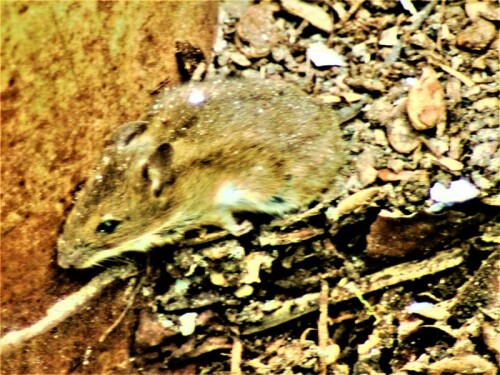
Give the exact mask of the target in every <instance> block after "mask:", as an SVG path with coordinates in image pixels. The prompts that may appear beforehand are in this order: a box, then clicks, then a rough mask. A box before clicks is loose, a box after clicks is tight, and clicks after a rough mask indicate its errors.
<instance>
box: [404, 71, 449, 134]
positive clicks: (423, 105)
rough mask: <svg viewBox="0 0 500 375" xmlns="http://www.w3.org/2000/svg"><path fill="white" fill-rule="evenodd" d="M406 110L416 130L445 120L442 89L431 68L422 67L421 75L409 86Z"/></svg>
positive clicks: (428, 127) (427, 127) (424, 128)
mask: <svg viewBox="0 0 500 375" xmlns="http://www.w3.org/2000/svg"><path fill="white" fill-rule="evenodd" d="M406 110H407V112H408V117H409V118H410V122H411V124H412V125H413V127H414V128H415V129H417V130H426V129H432V128H434V127H436V126H437V125H439V124H443V123H445V122H446V103H445V100H444V89H443V86H441V83H440V82H439V80H438V78H437V74H436V72H435V71H434V70H433V69H432V68H429V67H427V68H424V69H423V71H422V76H421V77H420V78H419V79H418V80H417V81H416V82H415V84H414V85H413V86H412V87H411V89H410V92H409V93H408V100H407V102H406Z"/></svg>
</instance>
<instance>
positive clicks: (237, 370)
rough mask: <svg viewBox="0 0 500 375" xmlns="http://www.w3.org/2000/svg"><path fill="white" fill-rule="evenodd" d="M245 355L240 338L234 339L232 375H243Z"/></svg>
mask: <svg viewBox="0 0 500 375" xmlns="http://www.w3.org/2000/svg"><path fill="white" fill-rule="evenodd" d="M242 354H243V344H242V343H241V340H240V339H238V338H235V339H234V342H233V347H232V349H231V375H241V374H242V372H241V357H242Z"/></svg>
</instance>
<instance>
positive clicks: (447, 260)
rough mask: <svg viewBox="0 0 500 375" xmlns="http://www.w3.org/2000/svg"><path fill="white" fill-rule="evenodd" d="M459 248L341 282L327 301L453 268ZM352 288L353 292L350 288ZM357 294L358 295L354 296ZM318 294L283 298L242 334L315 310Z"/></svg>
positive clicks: (456, 263) (262, 329)
mask: <svg viewBox="0 0 500 375" xmlns="http://www.w3.org/2000/svg"><path fill="white" fill-rule="evenodd" d="M461 253H462V250H461V249H452V250H447V251H441V252H439V253H438V254H436V255H435V256H434V257H432V258H430V259H426V260H423V261H420V262H416V261H412V262H407V263H402V264H398V265H396V266H392V267H389V268H386V269H384V270H382V271H380V272H376V273H374V274H371V275H367V276H365V277H362V278H361V279H359V280H356V281H350V282H348V283H347V284H345V285H342V286H336V287H334V288H332V290H331V291H330V297H329V302H330V304H335V303H339V302H344V301H348V300H351V299H354V298H358V296H359V295H365V294H367V293H372V292H376V291H379V290H382V289H384V288H387V287H391V286H394V285H398V284H401V283H403V282H407V281H410V280H415V279H419V278H422V277H425V276H429V275H433V274H436V273H438V272H442V271H444V270H447V269H450V268H454V267H457V266H458V265H460V264H462V263H463V262H464V257H463V256H462V255H461ZM352 288H355V289H354V290H356V291H357V292H356V293H353V292H352V291H351V290H352ZM356 294H358V295H356ZM319 297H320V296H319V293H309V294H305V295H303V296H301V297H299V298H295V299H292V300H290V301H286V302H284V303H283V304H282V306H281V307H280V308H279V309H278V310H276V311H274V312H273V313H272V314H270V315H268V316H266V317H265V318H264V319H263V320H262V321H261V322H260V324H259V325H249V326H248V327H247V328H246V329H245V330H243V332H242V334H243V335H250V334H253V333H257V332H262V331H265V330H267V329H269V328H272V327H276V326H278V325H280V324H283V323H286V322H289V321H291V320H294V319H297V318H299V317H301V316H304V315H306V314H309V313H311V312H314V311H317V310H318V309H319Z"/></svg>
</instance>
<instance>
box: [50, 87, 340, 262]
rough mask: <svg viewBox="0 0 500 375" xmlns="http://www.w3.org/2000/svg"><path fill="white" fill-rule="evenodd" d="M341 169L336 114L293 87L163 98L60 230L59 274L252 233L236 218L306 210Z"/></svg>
mask: <svg viewBox="0 0 500 375" xmlns="http://www.w3.org/2000/svg"><path fill="white" fill-rule="evenodd" d="M344 163H345V145H344V142H343V140H342V137H341V130H340V126H339V118H338V116H337V114H336V112H335V111H334V110H333V109H332V108H331V107H330V106H328V105H325V104H322V103H320V102H318V101H316V100H315V99H314V98H313V97H311V96H310V95H308V94H307V93H305V92H304V91H302V90H301V89H300V88H299V87H298V86H297V85H295V84H292V83H286V82H284V81H272V80H250V79H246V80H245V79H224V80H214V81H205V82H192V83H187V84H183V85H180V86H177V87H174V88H168V89H165V91H164V92H163V93H162V94H160V95H159V96H158V97H157V98H156V100H155V102H154V103H153V105H152V106H151V107H150V110H149V111H147V112H146V114H145V115H144V116H143V117H142V118H140V119H139V120H138V121H133V122H130V123H126V124H124V125H121V126H119V127H117V128H116V129H115V130H114V131H113V132H112V134H111V135H110V137H109V138H108V140H107V142H106V144H105V147H104V151H103V153H102V155H101V156H100V157H99V159H98V162H97V163H96V166H95V168H94V169H93V171H92V172H91V174H90V177H89V178H88V179H87V180H86V182H85V184H84V185H83V188H82V189H81V190H80V191H79V192H77V194H76V197H75V200H74V205H73V207H72V208H71V209H70V211H69V213H68V215H67V217H66V220H65V222H64V225H63V226H62V231H61V234H60V236H59V239H58V242H57V262H58V264H59V266H60V267H62V268H77V269H83V268H90V267H93V266H96V265H100V264H102V262H103V261H105V260H109V259H112V258H118V257H120V256H122V255H123V254H124V253H126V252H132V251H134V252H146V251H148V250H150V249H152V248H158V247H162V246H165V245H171V244H176V243H178V242H179V241H181V240H182V238H183V235H184V234H185V233H186V231H187V230H189V229H193V228H200V227H204V226H215V227H219V228H221V229H223V230H226V231H228V232H229V234H230V235H234V236H241V235H242V234H244V233H247V232H248V231H250V230H252V228H253V225H252V223H251V222H250V221H249V220H243V221H241V220H238V219H237V218H236V217H240V216H241V214H243V215H244V213H257V214H261V213H262V214H266V215H271V216H274V217H283V216H285V215H287V214H289V213H293V212H300V211H301V210H305V209H307V206H308V205H309V204H311V202H313V201H315V200H318V199H321V196H322V195H323V194H325V193H326V192H327V191H328V190H329V189H331V188H332V186H333V185H334V182H335V181H336V179H337V176H338V175H339V170H340V169H341V167H342V166H343V164H344ZM235 215H236V217H235Z"/></svg>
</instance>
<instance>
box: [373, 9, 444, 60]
mask: <svg viewBox="0 0 500 375" xmlns="http://www.w3.org/2000/svg"><path fill="white" fill-rule="evenodd" d="M438 1H439V0H432V1H431V2H430V3H429V4H427V5H426V7H425V8H424V9H422V10H421V11H420V13H419V14H418V17H416V18H415V20H414V21H413V23H412V24H411V25H410V26H409V27H408V29H407V30H406V31H405V33H404V34H403V35H402V36H401V37H400V38H399V40H398V41H397V43H396V44H395V45H394V47H393V48H392V51H391V53H390V54H389V56H387V58H386V59H385V61H384V63H383V64H382V68H386V67H388V66H389V65H392V64H394V63H395V62H396V61H397V60H398V58H399V55H400V54H401V49H403V40H404V39H406V37H407V36H408V35H410V34H411V33H413V32H414V31H416V30H418V29H420V26H422V24H423V23H424V21H425V19H426V18H427V17H429V14H431V12H432V10H433V9H434V7H435V6H436V5H437V3H438Z"/></svg>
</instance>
